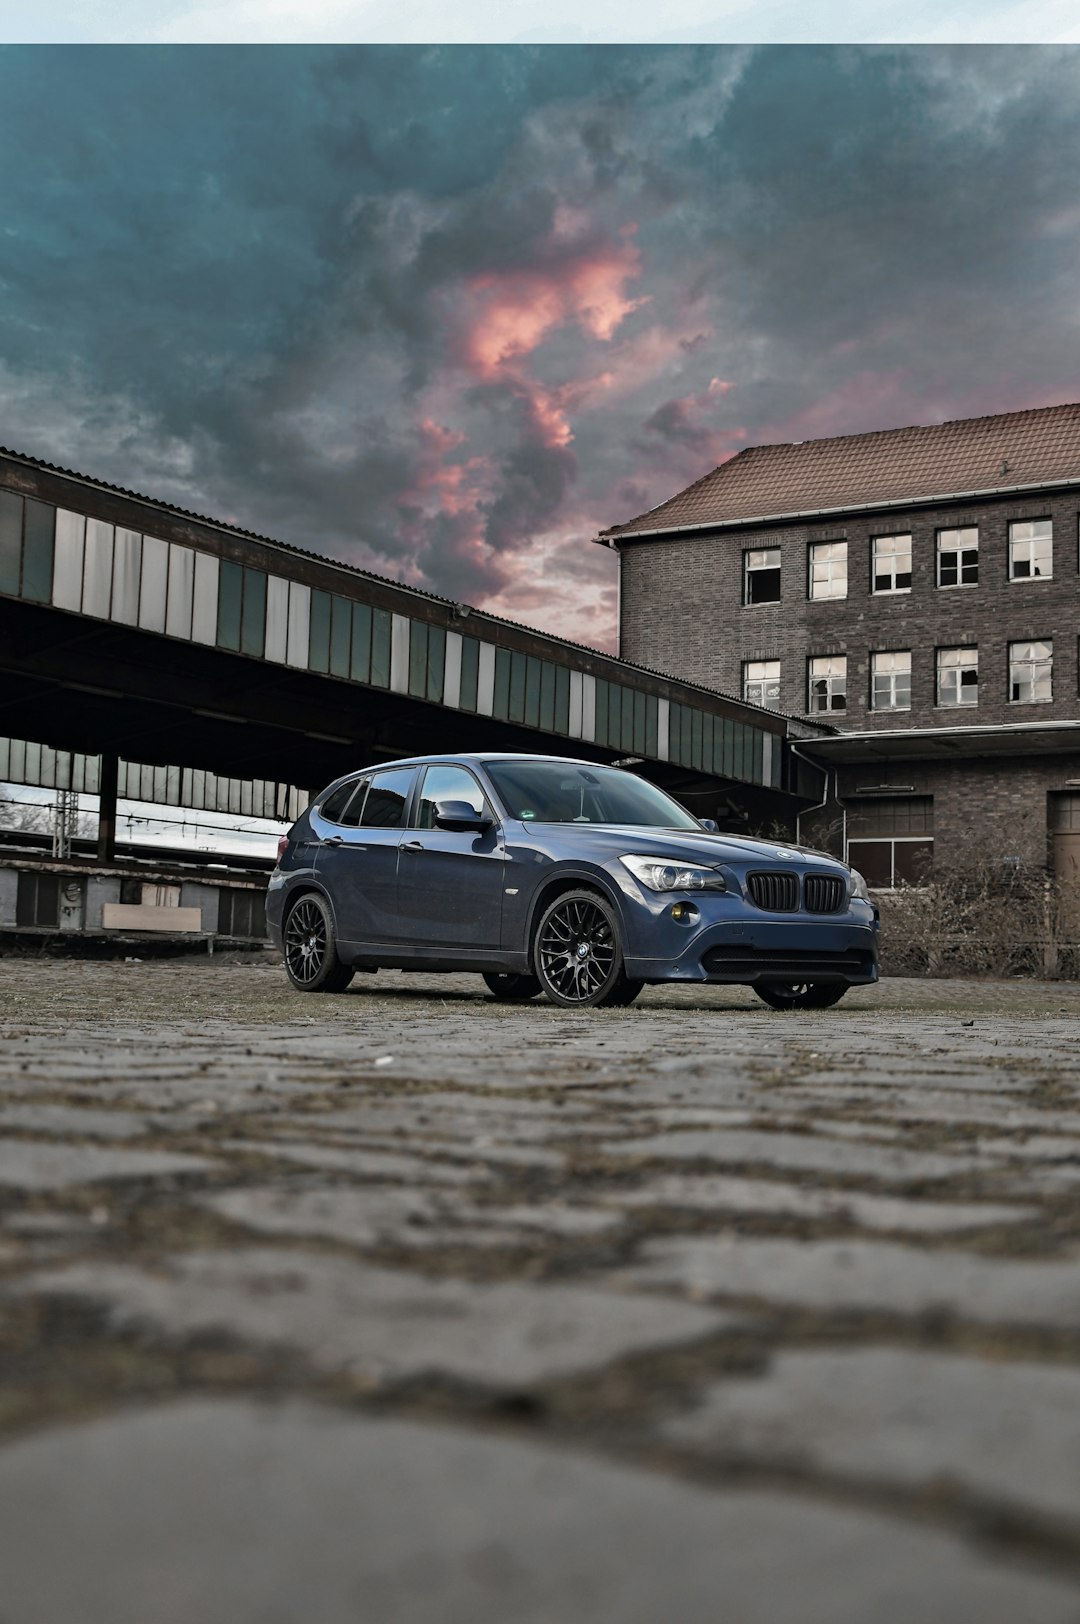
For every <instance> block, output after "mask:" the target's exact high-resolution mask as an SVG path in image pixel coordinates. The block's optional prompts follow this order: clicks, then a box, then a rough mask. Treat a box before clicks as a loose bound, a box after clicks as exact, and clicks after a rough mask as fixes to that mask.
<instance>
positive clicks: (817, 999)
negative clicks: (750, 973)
mask: <svg viewBox="0 0 1080 1624" xmlns="http://www.w3.org/2000/svg"><path fill="white" fill-rule="evenodd" d="M847 990H848V988H847V982H846V981H759V982H756V983H755V984H754V991H755V992H756V993H757V995H758V997H759V998H760V999H761V1001H762V1002H763V1003H765V1004H768V1006H769V1008H770V1009H830V1008H831V1007H832V1005H833V1004H838V1003H839V1002H840V1000H841V998H843V996H844V994H845V993H846V992H847Z"/></svg>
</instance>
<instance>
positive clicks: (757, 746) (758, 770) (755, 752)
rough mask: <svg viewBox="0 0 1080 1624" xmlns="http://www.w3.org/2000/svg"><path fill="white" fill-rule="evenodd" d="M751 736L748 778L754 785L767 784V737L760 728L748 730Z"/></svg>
mask: <svg viewBox="0 0 1080 1624" xmlns="http://www.w3.org/2000/svg"><path fill="white" fill-rule="evenodd" d="M748 732H749V734H750V765H749V773H748V777H749V779H750V782H751V783H752V784H762V783H764V782H765V735H764V733H763V732H762V730H761V728H759V727H752V728H749V729H748Z"/></svg>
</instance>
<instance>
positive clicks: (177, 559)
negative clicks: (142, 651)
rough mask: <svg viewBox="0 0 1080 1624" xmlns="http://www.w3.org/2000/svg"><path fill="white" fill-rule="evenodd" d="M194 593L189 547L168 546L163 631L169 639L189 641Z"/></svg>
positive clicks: (193, 557)
mask: <svg viewBox="0 0 1080 1624" xmlns="http://www.w3.org/2000/svg"><path fill="white" fill-rule="evenodd" d="M194 591H195V554H194V552H193V551H192V549H191V548H190V547H178V546H176V545H175V543H172V542H170V544H169V584H168V588H167V590H166V593H165V630H166V631H167V632H168V634H169V636H170V637H185V638H187V639H188V641H189V642H190V640H191V605H192V598H193V595H194Z"/></svg>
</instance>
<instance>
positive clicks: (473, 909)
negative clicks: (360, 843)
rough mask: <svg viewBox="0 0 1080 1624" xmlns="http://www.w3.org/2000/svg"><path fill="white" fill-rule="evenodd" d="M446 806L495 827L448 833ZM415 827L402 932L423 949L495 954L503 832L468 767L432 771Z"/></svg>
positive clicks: (401, 879)
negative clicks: (442, 817) (441, 814)
mask: <svg viewBox="0 0 1080 1624" xmlns="http://www.w3.org/2000/svg"><path fill="white" fill-rule="evenodd" d="M439 801H467V802H468V803H469V805H470V806H472V807H474V808H475V809H476V810H477V811H486V812H487V814H488V815H489V817H490V818H491V820H492V822H491V825H490V827H489V828H487V829H484V830H482V831H478V830H476V829H460V830H457V829H440V828H438V827H437V826H436V823H435V806H436V803H437V802H439ZM415 807H416V810H415V811H414V813H413V817H412V823H413V824H414V825H415V827H413V828H410V829H407V830H406V831H405V834H404V836H403V838H402V842H401V850H400V857H399V861H398V910H399V912H400V915H401V922H402V928H403V929H404V930H407V931H409V933H410V937H411V939H412V940H413V941H415V942H416V944H417V945H418V946H424V947H446V948H464V949H468V948H474V949H477V950H480V951H482V950H484V949H487V948H490V949H491V950H492V951H495V950H497V949H498V947H499V942H500V933H501V928H502V895H503V872H504V869H505V864H506V854H505V849H504V846H503V839H502V830H501V829H500V827H499V823H498V820H497V818H496V816H495V813H494V810H493V809H492V807H491V805H490V803H489V802H488V801H487V800H486V798H485V796H484V792H483V790H482V789H481V787H480V785H479V783H478V782H477V780H476V779H475V778H474V777H473V775H472V773H471V772H469V770H468V768H466V767H458V766H452V765H448V764H443V763H438V764H433V765H432V766H430V767H426V768H425V769H424V778H423V782H422V783H421V785H420V792H419V794H418V795H417V797H416V802H415Z"/></svg>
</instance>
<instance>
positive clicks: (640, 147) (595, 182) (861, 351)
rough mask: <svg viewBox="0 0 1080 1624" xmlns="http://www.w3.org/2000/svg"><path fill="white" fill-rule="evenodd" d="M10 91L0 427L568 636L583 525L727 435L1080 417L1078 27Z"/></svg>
mask: <svg viewBox="0 0 1080 1624" xmlns="http://www.w3.org/2000/svg"><path fill="white" fill-rule="evenodd" d="M69 9H70V8H64V7H59V6H56V7H53V8H52V10H53V11H54V12H55V13H56V14H57V16H58V17H59V13H60V12H62V11H64V10H69ZM240 9H242V8H241V7H239V6H233V7H231V8H230V7H228V6H225V7H221V6H217V7H214V6H208V5H207V6H203V7H202V8H201V11H202V12H203V13H206V14H207V15H209V13H211V12H213V13H215V14H227V13H230V12H231V14H233V15H236V14H237V13H238V12H239V10H240ZM267 9H269V10H271V11H272V10H273V6H269V7H268V6H267V4H266V3H265V0H262V10H263V11H264V12H265V11H266V10H267ZM293 9H294V10H295V9H296V8H293ZM319 9H320V8H319V7H316V8H315V10H316V12H318V11H319ZM341 9H342V8H339V10H341ZM353 9H354V10H355V7H354V8H353ZM407 9H408V8H406V11H407ZM551 9H552V8H550V7H549V10H551ZM691 9H692V8H691ZM728 9H729V10H730V11H732V12H735V11H738V10H739V8H738V7H732V8H728ZM779 9H780V10H784V9H785V8H782V7H781V8H779ZM788 9H790V8H788ZM935 9H937V10H938V11H939V12H940V8H935ZM954 9H955V8H954ZM960 9H961V10H962V9H963V8H960ZM159 10H160V12H161V13H168V14H169V15H168V16H165V17H161V16H159V27H158V34H157V35H156V36H155V37H160V38H161V39H162V40H163V41H168V40H170V39H177V38H182V37H185V36H184V35H183V23H184V18H185V17H188V18H190V17H192V16H194V15H195V14H196V13H197V12H199V11H200V8H199V7H198V6H195V5H194V4H189V5H179V4H177V5H175V6H166V7H162V8H159ZM288 10H289V7H288V5H285V4H283V5H281V6H280V7H279V14H280V15H284V14H285V13H286V12H288ZM332 10H333V8H332V7H330V6H324V7H323V8H322V11H323V12H324V13H325V14H326V15H327V16H329V15H330V14H331V12H332ZM466 10H467V8H466ZM983 10H984V12H992V11H994V10H995V8H994V7H993V6H989V7H984V8H983ZM997 10H998V12H999V13H1000V16H1001V17H1002V18H1006V17H1013V18H1014V19H1015V17H1016V16H1017V15H1018V14H1019V13H1020V12H1021V11H1022V10H1023V8H1022V7H1017V6H1013V7H1006V6H1001V7H999V8H997ZM106 11H107V12H108V14H109V15H110V16H112V17H113V18H114V19H115V17H116V16H117V15H120V16H122V15H123V13H124V6H123V5H122V4H119V5H117V4H112V5H110V6H109V7H108V8H106V7H104V6H97V7H95V6H94V5H92V4H88V3H84V4H83V5H82V7H81V8H80V15H81V16H82V17H83V19H84V24H85V27H84V31H83V33H82V34H81V35H80V36H78V37H83V38H96V37H99V35H98V34H96V33H95V31H94V30H95V28H96V26H97V23H98V22H101V19H102V18H104V17H105V14H106ZM554 11H557V7H555V8H554ZM677 12H678V7H676V13H675V14H677ZM49 14H50V7H49V5H48V4H44V5H43V6H42V7H40V8H39V12H38V32H39V37H48V28H49ZM673 15H674V14H673ZM95 19H96V21H95ZM220 20H221V16H220V15H219V21H220ZM102 26H104V25H103V24H102ZM203 26H204V28H205V26H206V25H205V23H204V25H203ZM57 27H58V28H59V27H60V22H59V20H58V22H57ZM1004 27H1005V24H1004V22H1003V23H1002V28H1003V29H1004ZM1065 27H1066V24H1065V23H1064V22H1063V23H1062V37H1064V31H1065ZM403 32H404V30H403ZM522 32H527V30H524V29H523V30H522ZM9 37H18V36H17V35H16V34H9ZM72 37H76V36H72ZM0 81H2V82H0V164H2V165H3V170H4V174H3V191H2V195H3V198H4V204H5V206H4V210H3V218H2V220H0V278H2V284H3V299H2V303H0V335H2V338H0V442H2V443H4V444H6V445H8V446H13V447H15V448H17V449H21V450H25V451H28V452H31V453H33V454H35V455H38V456H42V457H45V458H48V459H49V460H51V461H56V462H59V463H61V464H64V465H66V466H71V467H75V468H78V469H81V470H83V471H85V472H88V473H91V474H95V475H98V476H100V477H103V478H105V479H108V480H113V481H116V482H117V483H120V484H123V485H127V486H130V487H134V488H135V489H138V490H143V491H146V492H149V493H151V494H154V495H158V496H161V497H164V498H167V499H169V500H171V501H175V502H179V503H181V504H182V505H184V506H185V507H191V508H194V509H196V510H197V511H200V512H205V513H210V514H213V515H215V516H218V517H222V518H226V519H229V520H231V521H233V522H236V523H238V524H242V525H244V526H246V527H248V528H251V529H254V530H257V531H261V532H264V533H267V534H271V535H274V536H278V537H280V538H282V539H284V540H288V541H292V542H295V543H298V544H299V545H301V546H308V547H312V548H314V549H316V550H317V551H320V552H324V553H329V554H331V555H334V556H336V557H340V558H344V559H347V560H349V561H350V562H353V563H356V564H359V565H361V566H363V567H364V568H368V569H373V570H376V571H379V572H380V573H384V574H387V575H392V576H394V577H395V578H398V579H401V580H405V581H408V582H410V583H413V584H416V585H420V586H427V587H429V588H431V589H432V590H434V591H436V592H439V593H441V594H444V595H446V596H449V597H451V598H455V599H462V600H467V601H470V602H474V603H479V604H483V605H484V606H485V607H488V608H491V609H493V610H494V611H495V612H497V613H500V614H506V615H509V616H511V617H513V618H515V619H519V620H524V621H527V622H529V623H531V624H534V625H539V626H543V627H545V628H546V629H549V630H552V631H557V632H562V633H565V634H567V635H570V636H574V637H578V638H580V639H582V640H584V641H586V642H590V643H593V644H597V645H601V646H611V645H612V641H613V636H614V616H615V573H614V568H613V563H614V561H613V559H612V558H611V556H610V555H609V554H607V553H606V552H605V551H604V550H602V549H600V548H598V547H594V546H591V545H590V544H589V543H590V538H591V537H592V536H594V535H595V534H596V532H597V531H598V530H599V529H600V528H602V527H604V526H606V525H609V524H614V523H617V522H619V521H620V520H623V519H626V518H629V517H630V516H632V515H633V514H635V513H637V512H640V511H641V510H642V509H644V508H647V507H649V506H652V505H653V504H655V503H657V502H659V501H662V500H663V499H664V498H666V497H667V496H670V495H671V494H672V493H673V492H674V491H676V490H678V489H680V488H681V487H682V486H683V485H685V484H687V483H689V482H690V481H691V480H693V479H696V478H698V477H700V476H701V475H702V474H704V473H705V472H707V471H708V470H709V469H710V468H712V467H713V466H715V464H716V463H717V462H718V461H720V460H721V459H723V458H725V457H727V456H729V455H731V454H733V453H734V452H736V451H737V450H739V449H740V448H741V447H743V446H746V445H752V444H756V443H766V442H771V441H777V440H792V439H805V438H809V437H812V436H816V435H825V434H838V433H846V432H853V431H857V430H862V429H873V428H885V427H891V426H895V425H899V424H904V423H910V422H932V421H937V420H940V419H943V418H947V417H956V416H967V415H974V414H978V413H984V412H996V411H1005V410H1011V409H1014V408H1017V407H1024V406H1038V405H1044V404H1049V403H1052V402H1055V401H1061V400H1072V399H1077V398H1080V162H1078V157H1080V48H1077V47H1073V46H1070V45H1068V44H1055V45H1044V46H1038V47H1022V46H1009V45H999V46H985V47H977V46H971V45H956V46H945V45H940V46H937V45H935V46H925V47H911V46H903V45H882V46H875V47H848V46H832V47H826V46H818V47H814V46H805V47H784V46H766V47H751V46H746V45H739V44H732V45H728V46H712V45H693V44H690V45H682V46H678V45H665V46H662V47H650V48H642V47H633V46H629V47H620V46H544V45H525V44H515V45H505V46H494V47H481V46H468V45H465V46H459V47H457V48H449V49H438V48H420V47H416V46H409V45H403V46H397V47H395V46H344V47H334V46H307V47H301V46H289V47H277V48H274V47H237V48H228V47H224V46H216V47H208V48H199V47H194V46H180V45H176V44H170V43H162V44H160V45H151V46H144V47H141V48H136V47H124V46H95V47H90V46H86V45H83V46H81V47H80V46H74V47H72V46H68V47H62V46H50V45H40V46H37V47H29V46H27V47H23V46H8V47H7V48H5V49H3V50H0Z"/></svg>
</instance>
